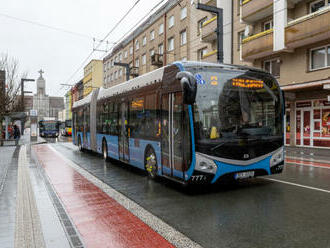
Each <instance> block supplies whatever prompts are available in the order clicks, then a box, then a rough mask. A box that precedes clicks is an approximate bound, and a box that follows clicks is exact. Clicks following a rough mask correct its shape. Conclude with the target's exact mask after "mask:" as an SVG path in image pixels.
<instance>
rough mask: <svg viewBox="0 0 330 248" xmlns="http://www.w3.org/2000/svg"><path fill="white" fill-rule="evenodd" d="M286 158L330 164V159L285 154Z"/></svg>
mask: <svg viewBox="0 0 330 248" xmlns="http://www.w3.org/2000/svg"><path fill="white" fill-rule="evenodd" d="M285 158H287V159H293V160H300V161H308V162H318V163H323V164H329V163H330V161H325V160H319V159H313V158H302V157H293V156H285Z"/></svg>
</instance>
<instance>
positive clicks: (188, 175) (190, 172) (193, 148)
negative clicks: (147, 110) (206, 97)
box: [173, 62, 196, 181]
mask: <svg viewBox="0 0 330 248" xmlns="http://www.w3.org/2000/svg"><path fill="white" fill-rule="evenodd" d="M173 64H174V65H176V66H177V67H178V68H179V70H180V71H185V68H184V66H183V64H182V63H180V62H174V63H173ZM188 112H189V122H190V133H191V150H192V160H191V164H190V167H189V169H188V170H187V171H186V173H185V174H186V175H185V180H186V181H188V180H189V179H190V177H191V176H192V174H193V172H194V170H195V163H196V155H195V135H194V123H193V113H192V107H191V105H189V106H188Z"/></svg>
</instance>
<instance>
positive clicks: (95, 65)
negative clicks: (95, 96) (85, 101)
mask: <svg viewBox="0 0 330 248" xmlns="http://www.w3.org/2000/svg"><path fill="white" fill-rule="evenodd" d="M102 84H103V61H102V60H96V59H93V60H91V61H90V62H89V63H88V64H87V65H86V66H85V67H84V79H83V85H84V86H83V90H84V97H85V96H87V95H88V94H89V93H90V92H91V91H92V90H93V88H100V87H102Z"/></svg>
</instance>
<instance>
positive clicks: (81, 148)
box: [78, 137, 83, 152]
mask: <svg viewBox="0 0 330 248" xmlns="http://www.w3.org/2000/svg"><path fill="white" fill-rule="evenodd" d="M78 148H79V151H81V152H82V151H83V147H82V144H81V138H80V137H79V138H78Z"/></svg>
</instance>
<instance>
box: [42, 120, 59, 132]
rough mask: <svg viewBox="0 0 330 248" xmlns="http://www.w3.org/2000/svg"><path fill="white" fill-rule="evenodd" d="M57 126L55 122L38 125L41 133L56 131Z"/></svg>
mask: <svg viewBox="0 0 330 248" xmlns="http://www.w3.org/2000/svg"><path fill="white" fill-rule="evenodd" d="M58 127H59V125H58V124H57V123H56V122H44V123H42V124H41V125H40V129H41V130H42V131H56V130H58Z"/></svg>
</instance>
